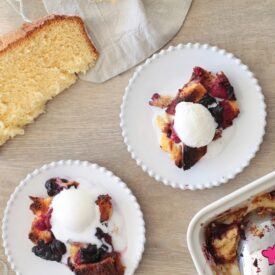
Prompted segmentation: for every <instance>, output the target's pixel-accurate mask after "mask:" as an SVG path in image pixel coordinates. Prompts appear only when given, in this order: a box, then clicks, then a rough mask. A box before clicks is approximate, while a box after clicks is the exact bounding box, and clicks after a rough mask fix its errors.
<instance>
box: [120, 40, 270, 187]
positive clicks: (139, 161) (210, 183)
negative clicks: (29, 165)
mask: <svg viewBox="0 0 275 275" xmlns="http://www.w3.org/2000/svg"><path fill="white" fill-rule="evenodd" d="M192 48H193V49H200V48H201V49H204V50H205V49H208V50H211V51H213V52H217V53H218V54H221V55H223V56H226V57H227V58H229V59H232V60H233V61H234V62H235V63H236V64H237V65H239V66H240V67H241V68H242V69H243V70H244V72H246V73H247V74H248V77H249V78H250V79H251V80H252V81H253V84H254V85H255V87H256V91H257V93H258V95H259V98H260V105H261V109H262V114H263V117H262V119H263V124H262V128H261V129H260V130H259V131H261V132H262V133H261V138H260V140H259V142H258V144H257V146H255V148H254V150H252V152H251V153H250V155H247V157H246V158H245V160H244V161H243V163H242V165H240V166H239V167H238V168H236V169H235V171H233V172H232V173H230V174H227V175H224V176H222V177H221V178H219V179H216V180H212V181H208V182H207V183H204V184H196V185H181V184H180V183H178V182H175V181H171V180H169V179H167V178H164V177H162V176H160V175H158V173H157V172H155V171H153V170H152V169H149V168H148V167H147V166H146V164H145V163H144V162H143V161H142V159H140V158H139V157H138V156H137V155H136V154H135V152H134V149H133V147H132V146H131V144H130V142H129V138H128V135H127V129H126V123H125V121H126V112H125V106H126V104H127V99H128V96H129V93H130V90H131V86H132V84H133V83H134V81H135V80H136V78H137V77H138V76H139V74H140V73H141V72H142V71H143V70H144V69H145V68H146V67H147V66H148V65H149V64H150V63H151V62H152V61H153V60H155V59H158V58H160V57H161V56H163V55H166V54H169V52H172V51H176V50H182V49H192ZM266 116H267V113H266V103H265V97H264V94H263V93H262V88H261V86H260V85H259V84H258V79H257V78H256V77H255V75H254V74H253V73H252V72H251V71H250V69H249V68H248V66H247V65H245V64H243V63H242V61H241V60H240V59H239V58H237V57H235V56H234V55H233V54H232V53H229V52H227V51H225V50H224V49H221V48H218V47H217V46H211V45H209V44H200V43H186V44H182V43H180V44H178V45H177V46H169V47H168V48H167V49H163V50H161V51H160V52H158V53H155V54H153V55H152V57H150V58H148V59H146V61H145V62H144V63H143V64H141V65H139V66H138V67H137V68H136V69H135V71H134V73H133V75H132V77H131V78H130V79H129V82H128V85H127V87H126V88H125V92H124V95H123V99H122V104H121V106H120V114H119V118H120V128H121V133H122V137H123V141H124V143H125V145H126V148H127V151H128V152H129V153H130V155H131V157H132V159H134V160H135V161H136V164H137V165H138V166H140V167H141V168H142V170H143V171H144V172H147V173H148V174H149V176H150V177H152V178H154V179H155V180H156V181H157V182H159V183H163V184H164V185H167V186H171V187H173V188H179V189H182V190H202V189H210V188H213V187H215V186H220V185H222V184H224V183H227V182H228V181H229V180H230V179H233V178H234V177H235V176H236V175H237V174H239V173H241V172H242V171H243V170H244V168H245V167H247V166H248V165H249V163H250V161H251V160H252V159H253V158H254V157H255V155H256V153H257V152H258V151H259V149H260V145H261V144H262V142H263V137H264V135H265V128H266Z"/></svg>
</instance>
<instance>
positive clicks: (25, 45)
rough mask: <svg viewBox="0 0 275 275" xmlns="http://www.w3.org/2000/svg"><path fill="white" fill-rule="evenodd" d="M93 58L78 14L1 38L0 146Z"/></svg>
mask: <svg viewBox="0 0 275 275" xmlns="http://www.w3.org/2000/svg"><path fill="white" fill-rule="evenodd" d="M97 57H98V53H97V51H96V49H95V47H94V45H93V43H92V42H91V40H90V39H89V37H88V35H87V33H86V31H85V27H84V24H83V21H82V20H81V18H80V17H77V16H60V15H53V16H48V17H45V18H42V19H40V20H38V21H37V22H34V23H31V24H24V25H23V26H22V27H21V28H20V29H19V30H17V31H15V32H13V33H10V34H7V35H4V36H2V37H0V145H2V144H3V143H5V142H6V141H7V140H8V139H9V138H12V137H14V136H16V135H18V134H23V133H24V130H23V126H25V125H26V124H29V123H31V122H33V120H34V119H35V118H36V117H37V116H38V115H40V114H41V113H43V112H44V107H45V104H46V102H47V101H48V100H51V99H52V98H53V97H55V96H56V95H58V94H59V93H61V92H62V91H64V90H65V89H66V88H68V87H70V86H71V85H72V84H73V83H75V81H76V80H77V76H76V73H80V72H86V71H87V70H88V69H89V68H90V67H92V66H93V65H94V64H95V61H96V59H97Z"/></svg>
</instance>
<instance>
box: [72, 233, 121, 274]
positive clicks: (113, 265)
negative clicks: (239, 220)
mask: <svg viewBox="0 0 275 275" xmlns="http://www.w3.org/2000/svg"><path fill="white" fill-rule="evenodd" d="M105 237H106V240H105V241H106V243H108V244H110V245H111V247H112V243H111V242H112V241H111V237H110V235H108V234H106V236H105ZM68 265H69V267H70V268H71V270H72V271H74V273H75V274H76V275H94V274H100V275H122V274H124V270H125V267H124V266H123V265H122V263H121V259H120V254H119V253H117V252H114V251H113V248H111V251H108V248H107V246H105V245H102V246H101V247H100V248H97V247H96V246H95V245H91V244H89V245H83V244H78V243H76V244H72V245H71V250H70V257H69V258H68Z"/></svg>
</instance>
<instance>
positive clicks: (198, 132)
mask: <svg viewBox="0 0 275 275" xmlns="http://www.w3.org/2000/svg"><path fill="white" fill-rule="evenodd" d="M216 128H217V123H216V122H215V120H214V118H213V116H212V115H211V113H210V112H209V111H208V109H207V108H206V107H204V106H203V105H201V104H198V103H192V102H180V103H178V104H177V106H176V113H175V118H174V129H175V131H176V133H177V135H178V137H179V138H180V139H181V141H182V142H183V143H184V144H185V145H187V146H190V147H202V146H205V145H208V144H209V143H210V142H211V141H212V140H213V138H214V135H215V131H216Z"/></svg>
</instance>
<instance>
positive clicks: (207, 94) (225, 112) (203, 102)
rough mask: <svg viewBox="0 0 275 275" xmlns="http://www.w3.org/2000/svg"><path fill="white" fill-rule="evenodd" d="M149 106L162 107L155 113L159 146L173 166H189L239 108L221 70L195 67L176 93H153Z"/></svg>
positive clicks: (186, 167) (201, 154)
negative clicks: (215, 70)
mask: <svg viewBox="0 0 275 275" xmlns="http://www.w3.org/2000/svg"><path fill="white" fill-rule="evenodd" d="M149 104H150V105H151V106H154V107H158V108H162V109H164V110H165V112H164V114H163V115H159V116H157V117H156V124H157V127H158V129H159V130H160V132H161V137H160V147H161V149H162V150H163V151H165V152H167V153H169V154H170V156H171V159H172V160H173V161H174V162H175V164H176V166H178V167H179V168H183V170H187V169H190V168H191V167H192V166H193V165H195V164H196V163H197V162H198V161H199V160H200V159H201V158H202V157H203V156H204V155H205V154H206V153H207V145H209V144H210V143H211V142H212V141H214V140H216V139H218V138H221V136H222V131H223V130H224V129H226V128H228V127H230V126H231V125H232V124H233V120H234V119H235V118H236V117H237V116H238V114H239V112H240V110H239V107H238V104H237V100H236V97H235V93H234V88H233V87H232V85H231V84H230V82H229V80H228V78H227V77H226V75H225V74H224V73H223V72H220V73H217V74H214V73H212V72H209V71H206V70H205V69H203V68H200V67H195V68H194V69H193V73H192V76H191V78H190V80H189V82H188V83H187V84H185V85H184V86H183V88H181V89H179V91H178V93H177V95H176V97H172V96H167V95H160V94H158V93H155V94H154V95H153V96H152V98H151V101H150V102H149Z"/></svg>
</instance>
